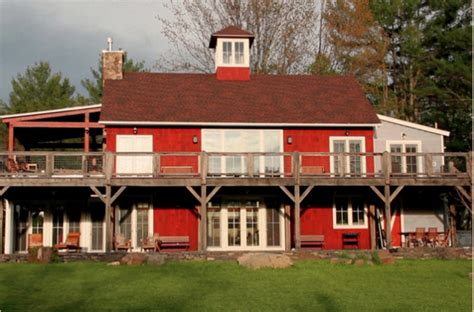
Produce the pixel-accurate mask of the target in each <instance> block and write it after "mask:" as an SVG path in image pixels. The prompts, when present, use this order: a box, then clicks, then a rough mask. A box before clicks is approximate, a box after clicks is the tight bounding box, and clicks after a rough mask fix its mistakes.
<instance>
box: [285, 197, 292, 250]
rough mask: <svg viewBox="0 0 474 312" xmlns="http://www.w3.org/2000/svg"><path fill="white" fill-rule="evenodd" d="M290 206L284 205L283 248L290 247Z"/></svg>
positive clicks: (287, 248) (288, 248)
mask: <svg viewBox="0 0 474 312" xmlns="http://www.w3.org/2000/svg"><path fill="white" fill-rule="evenodd" d="M290 214H291V206H290V205H285V250H286V251H290V249H291V216H290Z"/></svg>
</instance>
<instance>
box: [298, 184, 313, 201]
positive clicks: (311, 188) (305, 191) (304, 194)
mask: <svg viewBox="0 0 474 312" xmlns="http://www.w3.org/2000/svg"><path fill="white" fill-rule="evenodd" d="M313 188H314V185H310V186H308V188H307V189H306V190H304V192H303V194H301V198H300V203H301V202H303V200H304V199H305V198H306V196H308V195H309V192H311V191H312V190H313Z"/></svg>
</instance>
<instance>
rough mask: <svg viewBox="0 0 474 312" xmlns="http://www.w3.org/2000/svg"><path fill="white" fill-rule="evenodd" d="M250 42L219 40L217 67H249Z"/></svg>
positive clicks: (235, 39) (244, 40)
mask: <svg viewBox="0 0 474 312" xmlns="http://www.w3.org/2000/svg"><path fill="white" fill-rule="evenodd" d="M249 53H250V46H249V40H248V39H244V38H218V39H217V45H216V54H215V65H216V67H249V66H250V63H249V58H250V55H249Z"/></svg>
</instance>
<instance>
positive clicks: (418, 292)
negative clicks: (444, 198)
mask: <svg viewBox="0 0 474 312" xmlns="http://www.w3.org/2000/svg"><path fill="white" fill-rule="evenodd" d="M470 271H471V262H470V261H461V260H460V261H457V260H456V261H454V260H453V261H447V260H445V261H441V260H425V261H408V260H405V261H398V262H397V263H396V264H395V265H392V266H362V267H357V266H353V265H343V264H330V263H329V262H327V261H303V262H297V263H296V264H295V266H294V267H292V268H289V269H285V270H271V269H264V270H256V271H253V270H249V269H245V268H241V267H239V266H238V265H237V264H235V263H233V262H218V261H216V262H181V263H177V262H175V263H168V264H165V265H164V266H161V267H155V266H119V267H111V266H106V265H105V264H103V263H62V264H49V265H37V264H1V265H0V310H1V311H2V312H8V311H79V310H87V311H96V310H140V311H146V310H172V311H228V310H232V311H235V310H244V311H245V310H251V311H271V310H273V311H275V312H276V311H470V310H471V279H470V278H469V277H468V273H469V272H470Z"/></svg>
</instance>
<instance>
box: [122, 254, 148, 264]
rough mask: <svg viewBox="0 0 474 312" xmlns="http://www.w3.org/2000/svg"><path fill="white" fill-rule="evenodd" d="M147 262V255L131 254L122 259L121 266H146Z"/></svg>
mask: <svg viewBox="0 0 474 312" xmlns="http://www.w3.org/2000/svg"><path fill="white" fill-rule="evenodd" d="M146 260H147V255H146V254H143V253H129V254H126V255H125V256H124V257H123V258H122V259H120V264H127V265H139V264H144V263H145V262H146Z"/></svg>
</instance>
